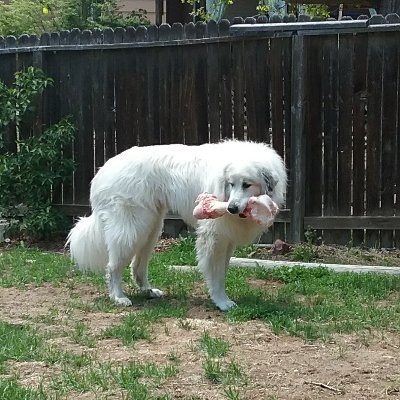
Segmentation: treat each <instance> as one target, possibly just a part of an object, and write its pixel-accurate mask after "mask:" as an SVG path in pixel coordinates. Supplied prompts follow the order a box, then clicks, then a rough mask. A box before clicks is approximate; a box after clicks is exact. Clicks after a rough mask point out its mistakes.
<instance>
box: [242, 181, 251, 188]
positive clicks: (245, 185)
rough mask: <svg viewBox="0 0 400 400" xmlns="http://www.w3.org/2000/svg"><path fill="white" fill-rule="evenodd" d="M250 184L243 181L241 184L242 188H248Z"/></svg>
mask: <svg viewBox="0 0 400 400" xmlns="http://www.w3.org/2000/svg"><path fill="white" fill-rule="evenodd" d="M250 186H251V185H250V183H247V182H243V185H242V187H243V189H248V188H249V187H250Z"/></svg>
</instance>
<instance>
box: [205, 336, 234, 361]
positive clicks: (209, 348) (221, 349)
mask: <svg viewBox="0 0 400 400" xmlns="http://www.w3.org/2000/svg"><path fill="white" fill-rule="evenodd" d="M199 348H200V350H202V351H204V352H205V353H206V354H207V356H208V357H211V358H217V357H224V356H225V355H226V354H227V353H228V351H229V348H230V346H229V343H228V342H227V341H226V340H224V339H221V338H213V337H211V335H210V334H209V333H208V332H207V331H204V332H203V334H202V335H201V338H200V340H199Z"/></svg>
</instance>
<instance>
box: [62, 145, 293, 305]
mask: <svg viewBox="0 0 400 400" xmlns="http://www.w3.org/2000/svg"><path fill="white" fill-rule="evenodd" d="M285 190H286V170H285V167H284V164H283V161H282V159H281V158H280V157H279V155H278V154H277V153H276V152H275V151H274V150H273V149H272V148H271V147H269V146H267V145H265V144H260V143H254V142H241V141H224V142H220V143H217V144H205V145H201V146H184V145H163V146H149V147H133V148H131V149H129V150H126V151H124V152H123V153H121V154H119V155H117V156H115V157H113V158H112V159H110V160H108V161H107V162H106V163H105V164H104V166H103V167H102V168H100V170H99V171H98V173H97V174H96V176H95V177H94V178H93V181H92V184H91V191H90V200H91V206H92V215H91V216H90V217H85V218H81V219H80V220H79V221H78V223H77V224H76V225H75V227H74V228H73V229H72V230H71V232H70V233H69V235H68V240H67V244H69V246H70V250H71V256H72V258H73V260H75V262H76V264H77V265H78V267H79V268H81V269H83V270H84V269H90V270H102V271H104V270H105V271H106V275H107V282H108V289H109V294H110V297H111V298H112V299H113V300H114V301H116V302H117V303H119V304H122V305H131V301H130V300H129V299H128V298H127V297H126V295H125V294H124V293H123V291H122V286H121V274H122V270H123V268H124V266H125V265H127V264H128V263H129V262H130V261H131V260H132V261H131V264H130V267H131V270H132V277H133V279H135V280H136V283H137V284H138V286H139V288H140V289H141V290H142V291H144V292H146V293H147V294H148V295H149V296H150V297H159V296H161V295H162V292H161V291H160V290H158V289H154V288H152V287H151V286H150V284H149V281H148V278H147V266H148V262H149V258H150V255H151V253H152V251H153V248H154V245H155V244H156V242H157V240H158V238H159V235H160V232H161V230H162V224H163V219H164V217H165V215H166V213H167V212H168V211H172V212H174V213H176V214H178V215H180V216H181V217H182V219H183V220H184V221H185V222H186V223H188V224H190V225H192V226H193V227H195V228H196V229H197V242H196V248H197V259H198V266H199V268H200V270H201V271H202V272H203V274H204V277H205V280H206V282H207V285H208V288H209V292H210V296H211V298H212V300H213V301H214V303H215V304H216V305H217V306H218V307H219V308H220V309H221V310H227V309H229V308H231V307H232V306H234V305H235V303H234V302H233V301H232V300H230V299H229V298H228V296H227V295H226V293H225V272H226V269H227V267H228V263H229V259H230V257H231V255H232V252H233V250H234V248H235V247H236V246H237V245H244V244H248V243H251V242H252V241H254V239H256V238H257V236H259V235H260V234H261V233H262V231H263V227H262V226H260V225H258V224H257V223H255V222H254V221H251V220H249V219H245V218H240V217H239V216H238V215H237V214H238V213H241V212H242V211H243V209H244V208H245V207H246V204H247V200H248V198H249V197H251V196H258V195H260V194H264V193H267V194H269V195H270V197H271V198H272V199H273V200H274V201H275V202H276V203H277V204H278V205H281V204H282V202H283V200H284V193H285ZM202 192H209V193H213V194H215V195H216V196H217V197H218V199H219V200H222V201H228V202H229V205H231V207H232V208H231V211H232V210H233V212H234V213H236V214H235V215H233V214H226V215H224V216H223V217H220V218H217V219H213V220H201V221H197V220H195V219H194V218H193V208H194V206H195V200H196V198H197V196H198V194H199V193H202Z"/></svg>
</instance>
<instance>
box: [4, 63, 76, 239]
mask: <svg viewBox="0 0 400 400" xmlns="http://www.w3.org/2000/svg"><path fill="white" fill-rule="evenodd" d="M51 83H52V81H51V79H49V78H47V77H45V76H44V74H43V72H42V71H40V70H37V69H35V68H32V67H29V68H28V69H27V70H26V71H23V72H17V73H16V74H15V83H14V85H13V86H12V87H7V86H6V85H5V84H4V83H2V82H0V121H1V123H0V150H2V154H0V217H2V218H6V219H7V220H9V221H11V229H12V231H13V232H14V233H15V232H16V233H19V234H23V235H29V236H35V237H43V236H47V235H49V234H51V233H52V232H54V231H57V230H58V229H61V227H62V226H63V224H64V223H65V217H64V216H63V215H62V214H61V213H60V212H59V211H57V210H56V209H55V208H54V207H53V206H52V200H53V195H54V194H55V193H57V191H58V190H60V188H61V184H62V183H64V182H65V181H66V179H67V177H69V176H71V174H72V171H73V169H74V163H73V160H72V159H70V158H68V157H65V155H64V151H65V147H66V146H69V145H70V144H71V143H72V140H73V138H74V132H75V128H74V125H73V124H72V122H71V120H70V119H69V118H65V119H63V120H62V121H60V122H59V123H58V124H55V125H53V126H51V127H49V128H47V129H46V130H45V131H44V132H43V133H42V134H41V135H38V136H34V137H31V138H29V139H26V140H20V139H18V138H17V151H16V152H9V151H6V150H5V147H4V140H3V139H4V132H5V130H4V128H5V127H6V126H7V125H11V124H12V125H15V127H16V131H17V137H18V130H19V127H20V124H21V123H22V122H23V120H24V118H25V117H26V116H27V115H28V113H32V112H33V111H34V110H33V100H34V98H35V96H36V95H38V94H40V93H42V92H43V90H44V89H45V88H46V87H47V86H49V85H51Z"/></svg>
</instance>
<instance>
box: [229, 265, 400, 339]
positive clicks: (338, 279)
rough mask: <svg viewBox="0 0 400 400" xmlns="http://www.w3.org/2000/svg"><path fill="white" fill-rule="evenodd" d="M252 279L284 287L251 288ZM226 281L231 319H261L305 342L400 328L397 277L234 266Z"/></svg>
mask: <svg viewBox="0 0 400 400" xmlns="http://www.w3.org/2000/svg"><path fill="white" fill-rule="evenodd" d="M252 278H256V279H258V280H261V281H262V280H265V282H270V281H272V282H280V283H281V284H282V285H281V287H280V288H278V289H277V290H276V291H274V292H268V290H264V289H260V288H255V287H252V286H251V284H250V283H249V282H251V279H252ZM228 280H229V284H228V286H230V291H231V293H232V294H233V297H234V298H235V299H236V300H237V301H238V304H239V306H238V307H237V308H235V309H233V310H231V311H230V312H229V313H227V318H228V319H229V320H232V321H247V320H251V319H261V320H264V321H265V322H267V323H268V324H269V325H270V326H271V327H272V329H273V331H274V332H275V333H283V332H284V333H287V334H290V335H296V336H301V337H304V338H305V339H308V340H315V339H326V338H328V337H329V336H330V335H331V334H333V333H349V332H354V331H360V330H369V329H388V330H399V329H400V323H399V321H400V304H399V301H398V300H399V299H400V277H399V276H394V275H383V274H374V273H369V274H355V273H335V272H332V271H330V270H328V269H325V268H316V269H306V268H301V267H297V268H280V269H276V270H263V269H260V268H258V269H257V268H256V269H247V270H244V269H243V270H235V271H231V272H230V274H229V279H228Z"/></svg>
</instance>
